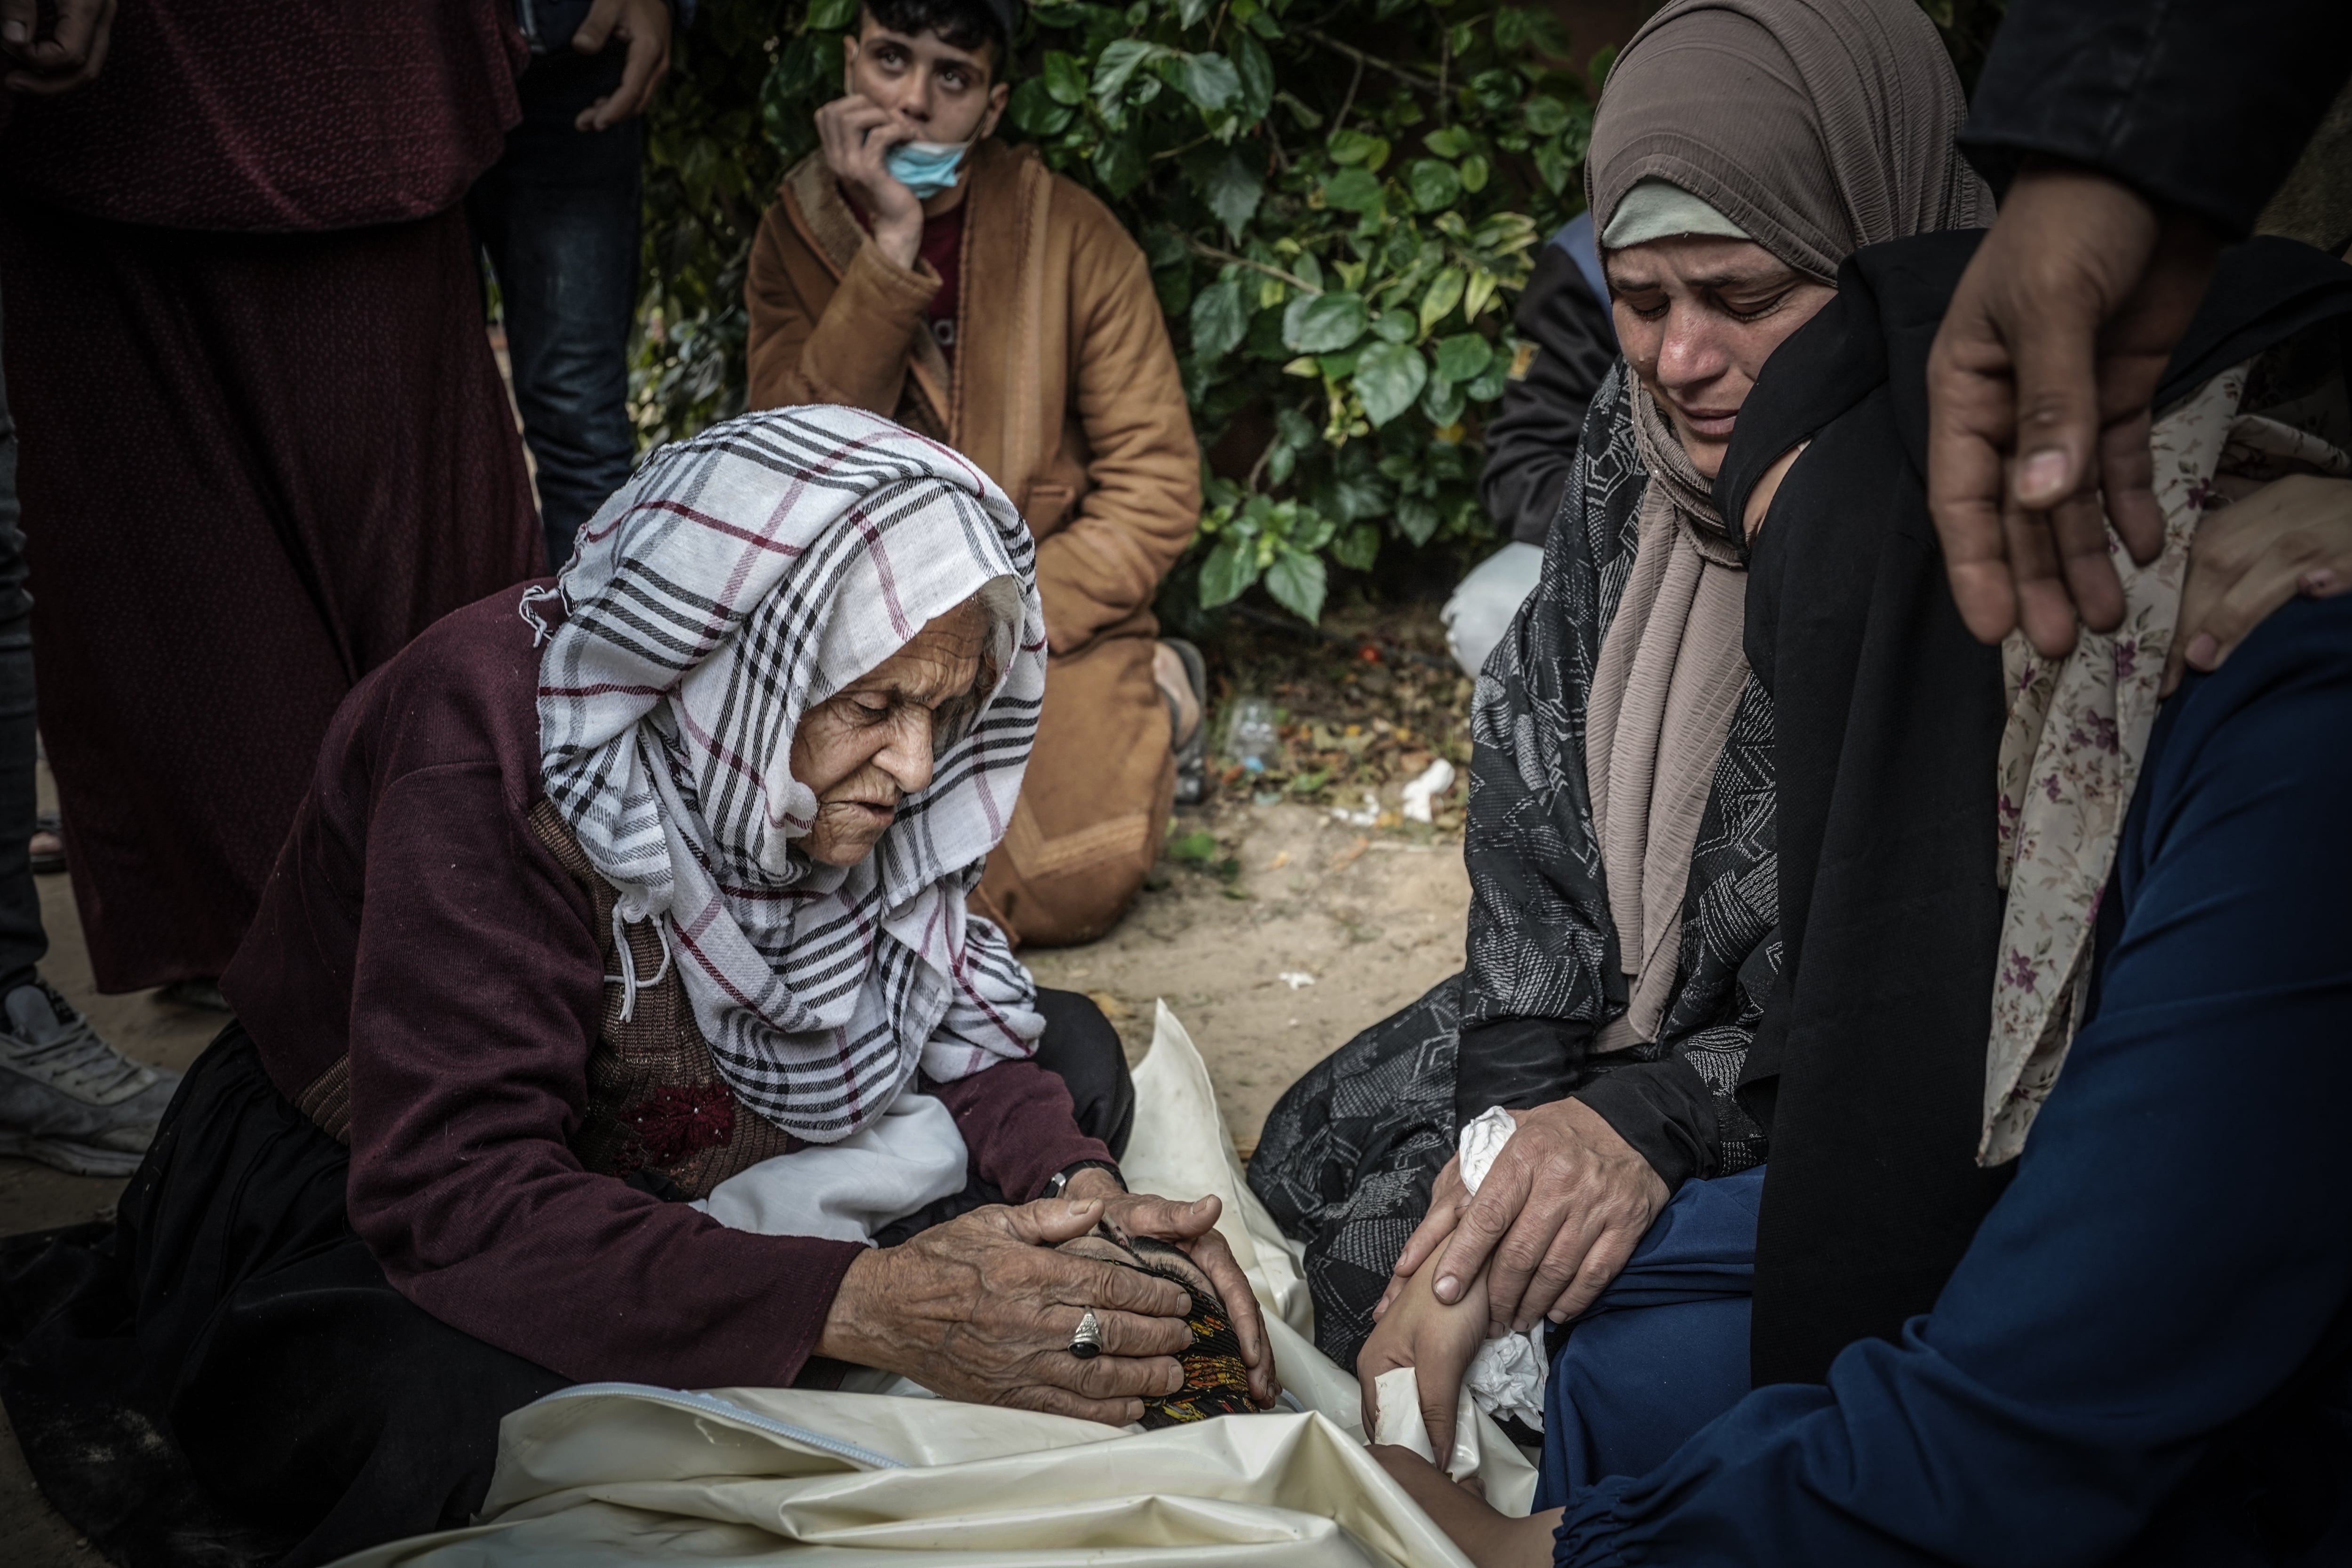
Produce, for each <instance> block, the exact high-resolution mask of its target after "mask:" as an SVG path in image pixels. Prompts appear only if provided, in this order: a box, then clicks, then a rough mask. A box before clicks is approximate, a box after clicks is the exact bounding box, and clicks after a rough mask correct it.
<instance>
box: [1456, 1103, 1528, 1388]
mask: <svg viewBox="0 0 2352 1568" xmlns="http://www.w3.org/2000/svg"><path fill="white" fill-rule="evenodd" d="M1518 1126H1519V1124H1518V1121H1517V1118H1515V1117H1513V1116H1512V1114H1511V1113H1510V1112H1509V1111H1507V1110H1504V1109H1503V1108H1502V1107H1501V1106H1499V1105H1495V1106H1489V1107H1488V1108H1487V1109H1486V1110H1482V1111H1480V1112H1479V1113H1478V1114H1477V1115H1476V1116H1475V1117H1473V1118H1471V1120H1470V1124H1469V1125H1468V1126H1466V1127H1465V1128H1463V1129H1462V1142H1461V1143H1460V1144H1459V1145H1458V1146H1457V1147H1456V1149H1455V1151H1454V1153H1455V1157H1456V1158H1457V1159H1458V1160H1459V1161H1460V1162H1461V1168H1462V1184H1463V1185H1464V1186H1465V1187H1466V1188H1468V1189H1469V1191H1470V1192H1471V1194H1473V1195H1474V1196H1475V1194H1476V1193H1477V1191H1478V1188H1479V1185H1480V1184H1482V1183H1484V1182H1485V1181H1486V1173H1487V1172H1488V1171H1491V1170H1493V1169H1494V1168H1495V1160H1496V1156H1497V1155H1499V1154H1501V1153H1502V1152H1503V1145H1504V1144H1506V1143H1508V1142H1510V1141H1511V1134H1512V1133H1513V1132H1516V1131H1518ZM1550 1372H1551V1368H1550V1367H1549V1364H1547V1363H1546V1362H1545V1360H1544V1347H1543V1325H1542V1324H1541V1323H1540V1322H1538V1324H1537V1325H1536V1326H1535V1327H1534V1328H1533V1329H1530V1330H1529V1331H1528V1332H1526V1333H1524V1334H1505V1335H1504V1336H1503V1337H1502V1338H1501V1339H1499V1340H1488V1341H1487V1342H1486V1343H1484V1344H1482V1345H1480V1346H1479V1347H1478V1353H1477V1354H1476V1355H1475V1356H1472V1357H1471V1358H1470V1371H1469V1372H1468V1373H1467V1374H1465V1376H1464V1378H1463V1379H1462V1388H1463V1392H1464V1393H1465V1394H1468V1395H1469V1396H1470V1397H1471V1398H1472V1399H1473V1400H1475V1401H1476V1403H1477V1405H1478V1408H1479V1409H1481V1410H1483V1411H1485V1412H1486V1414H1487V1415H1493V1416H1496V1417H1497V1418H1499V1417H1502V1416H1505V1415H1516V1416H1517V1417H1518V1418H1519V1419H1520V1420H1522V1421H1524V1422H1526V1423H1527V1424H1528V1426H1532V1427H1534V1428H1535V1429H1536V1430H1537V1431H1538V1432H1540V1431H1542V1430H1543V1407H1544V1383H1545V1380H1546V1379H1547V1378H1548V1377H1549V1375H1550Z"/></svg>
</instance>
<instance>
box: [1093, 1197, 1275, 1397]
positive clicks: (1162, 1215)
mask: <svg viewBox="0 0 2352 1568" xmlns="http://www.w3.org/2000/svg"><path fill="white" fill-rule="evenodd" d="M1069 1195H1070V1196H1071V1197H1074V1198H1090V1199H1094V1200H1096V1201H1097V1202H1099V1203H1101V1204H1102V1205H1103V1214H1104V1217H1105V1218H1107V1219H1108V1220H1109V1221H1110V1223H1111V1224H1112V1226H1115V1227H1117V1228H1118V1229H1119V1230H1122V1231H1125V1232H1126V1233H1127V1234H1128V1235H1129V1236H1149V1237H1155V1238H1157V1239H1158V1240H1160V1241H1164V1242H1167V1243H1168V1244H1169V1245H1171V1246H1172V1247H1181V1248H1182V1249H1183V1251H1184V1252H1185V1254H1186V1255H1187V1256H1189V1257H1190V1258H1192V1261H1193V1262H1194V1263H1195V1264H1197V1265H1199V1267H1200V1269H1201V1272H1202V1273H1203V1274H1205V1275H1207V1276H1208V1277H1209V1284H1210V1285H1211V1286H1212V1287H1213V1289H1215V1290H1216V1292H1217V1299H1218V1300H1221V1301H1223V1303H1224V1307H1225V1315H1226V1317H1228V1318H1229V1319H1231V1320H1232V1321H1233V1325H1234V1337H1235V1338H1236V1339H1238V1340H1240V1341H1241V1345H1242V1364H1243V1365H1244V1366H1246V1367H1248V1368H1249V1385H1250V1397H1251V1398H1253V1399H1255V1400H1256V1401H1257V1402H1258V1404H1260V1405H1272V1404H1273V1403H1274V1401H1275V1396H1276V1394H1280V1393H1281V1392H1282V1384H1280V1382H1278V1381H1277V1380H1276V1376H1275V1370H1274V1352H1273V1351H1272V1349H1271V1348H1270V1347H1269V1346H1268V1345H1267V1343H1266V1337H1265V1319H1264V1318H1262V1317H1261V1316H1260V1315H1259V1312H1258V1306H1257V1297H1256V1296H1255V1295H1254V1294H1253V1293H1252V1292H1251V1290H1250V1284H1249V1276H1247V1275H1245V1274H1244V1273H1243V1272H1242V1266H1241V1264H1240V1263H1239V1262H1237V1261H1236V1260H1235V1259H1234V1253H1233V1248H1231V1247H1227V1246H1226V1245H1225V1238H1224V1237H1222V1236H1219V1235H1218V1234H1217V1217H1218V1215H1221V1214H1223V1212H1224V1205H1223V1202H1222V1201H1221V1200H1219V1199H1218V1198H1216V1197H1214V1196H1210V1197H1205V1198H1202V1199H1200V1200H1198V1201H1197V1202H1193V1203H1189V1204H1180V1203H1178V1202H1176V1201H1175V1200H1173V1199H1172V1198H1162V1197H1155V1196H1154V1195H1152V1194H1150V1193H1130V1192H1128V1191H1126V1190H1125V1189H1124V1188H1122V1187H1121V1186H1119V1184H1118V1182H1116V1181H1114V1180H1113V1179H1112V1178H1111V1175H1110V1173H1108V1171H1104V1170H1102V1169H1100V1168H1099V1167H1096V1166H1088V1167H1087V1169H1085V1170H1083V1171H1080V1172H1079V1173H1077V1174H1076V1175H1075V1176H1073V1177H1071V1178H1070V1188H1069Z"/></svg>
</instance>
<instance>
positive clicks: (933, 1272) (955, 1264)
mask: <svg viewBox="0 0 2352 1568" xmlns="http://www.w3.org/2000/svg"><path fill="white" fill-rule="evenodd" d="M1102 1212H1103V1206H1102V1205H1101V1204H1099V1203H1090V1202H1077V1201H1073V1200H1070V1199H1066V1198H1048V1199H1045V1200H1042V1201H1040V1202H1038V1203H1034V1204H1024V1205H1022V1206H1021V1207H1019V1208H1007V1207H1004V1206H1002V1205H997V1206H992V1207H989V1208H982V1209H974V1210H973V1211H972V1212H971V1213H970V1214H967V1215H961V1216H959V1217H957V1218H955V1219H951V1220H950V1221H948V1222H947V1223H946V1224H945V1225H939V1226H932V1227H931V1228H930V1229H929V1230H926V1231H923V1232H921V1233H920V1234H919V1235H918V1236H916V1237H913V1238H912V1239H911V1240H909V1241H908V1242H906V1243H905V1244H904V1245H902V1246H898V1247H878V1248H876V1249H874V1250H871V1251H868V1252H866V1254H865V1255H864V1256H862V1257H860V1258H858V1259H857V1260H856V1262H854V1263H852V1264H851V1265H850V1266H849V1272H848V1273H847V1274H846V1275H845V1276H843V1278H842V1281H841V1289H839V1290H838V1291H837V1292H835V1296H834V1299H833V1305H832V1307H831V1309H830V1310H827V1312H826V1313H825V1320H824V1334H823V1336H822V1337H821V1338H820V1339H819V1340H818V1342H817V1347H816V1348H817V1353H818V1354H820V1355H826V1356H832V1357H834V1358H835V1359H836V1360H840V1361H846V1362H854V1363H857V1364H858V1365H860V1366H872V1367H879V1368H881V1369H883V1370H884V1371H886V1372H895V1373H902V1374H904V1375H905V1376H908V1377H911V1378H913V1379H914V1380H915V1381H916V1382H917V1383H919V1384H922V1385H923V1386H924V1387H926V1388H929V1389H932V1390H934V1391H936V1392H938V1393H940V1394H945V1395H946V1396H947V1397H949V1398H950V1399H962V1400H969V1401H971V1402H972V1403H974V1404H980V1405H1010V1406H1013V1407H1014V1408H1017V1409H1023V1410H1044V1411H1047V1412H1050V1413H1051V1414H1053V1415H1075V1416H1077V1417H1078V1418H1080V1419H1081V1420H1087V1421H1102V1422H1107V1423H1108V1424H1109V1425H1111V1426H1126V1425H1128V1424H1129V1423H1130V1422H1134V1421H1139V1420H1141V1419H1142V1418H1143V1396H1144V1395H1147V1394H1149V1395H1151V1396H1154V1397H1158V1396H1160V1395H1163V1394H1173V1393H1175V1392H1176V1391H1177V1390H1178V1389H1180V1388H1181V1387H1183V1386H1184V1368H1183V1365H1182V1363H1180V1362H1178V1361H1177V1360H1176V1356H1177V1353H1178V1352H1181V1351H1183V1350H1185V1349H1187V1348H1189V1347H1190V1346H1191V1344H1192V1330H1191V1329H1189V1328H1188V1327H1186V1326H1185V1322H1184V1314H1185V1312H1186V1310H1188V1309H1189V1308H1190V1306H1191V1304H1192V1301H1191V1298H1190V1296H1189V1295H1187V1293H1186V1292H1185V1290H1184V1288H1183V1287H1182V1286H1181V1285H1178V1284H1176V1283H1175V1282H1174V1281H1173V1280H1169V1279H1156V1278H1154V1277H1153V1276H1151V1275H1149V1274H1143V1273H1139V1272H1138V1271H1137V1270H1135V1269H1132V1268H1120V1267H1119V1266H1118V1265H1117V1264H1114V1263H1105V1262H1101V1261H1099V1260H1097V1259H1095V1258H1075V1257H1071V1256H1069V1255H1068V1254H1066V1253H1060V1252H1056V1251H1055V1250H1053V1249H1054V1248H1055V1247H1057V1246H1059V1245H1060V1244H1061V1243H1063V1242H1065V1241H1068V1240H1070V1239H1071V1238H1072V1237H1079V1236H1084V1235H1086V1234H1087V1232H1088V1231H1090V1230H1092V1229H1093V1228H1094V1227H1095V1225H1096V1223H1097V1221H1098V1220H1100V1219H1101V1218H1102ZM1088 1310H1092V1311H1093V1312H1094V1314H1095V1318H1096V1320H1097V1321H1098V1322H1100V1323H1101V1325H1102V1333H1103V1353H1102V1354H1101V1355H1099V1356H1097V1357H1095V1358H1094V1359H1093V1360H1091V1361H1080V1360H1079V1359H1078V1358H1077V1357H1076V1356H1074V1355H1072V1354H1071V1353H1070V1338H1071V1336H1072V1335H1073V1334H1075V1333H1076V1332H1077V1328H1078V1322H1079V1320H1080V1319H1081V1318H1082V1317H1083V1316H1084V1315H1085V1314H1086V1313H1087V1311H1088Z"/></svg>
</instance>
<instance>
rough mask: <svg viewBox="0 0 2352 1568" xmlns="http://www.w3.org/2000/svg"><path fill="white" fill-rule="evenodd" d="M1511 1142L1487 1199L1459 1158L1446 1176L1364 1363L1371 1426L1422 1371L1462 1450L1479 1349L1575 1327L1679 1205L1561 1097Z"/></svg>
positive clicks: (1526, 1121)
mask: <svg viewBox="0 0 2352 1568" xmlns="http://www.w3.org/2000/svg"><path fill="white" fill-rule="evenodd" d="M1511 1114H1512V1117H1513V1119H1514V1120H1515V1121H1517V1123H1518V1126H1517V1131H1514V1132H1513V1133H1512V1134H1511V1139H1510V1142H1507V1143H1506V1144H1505V1145H1504V1146H1503V1151H1502V1152H1501V1153H1500V1154H1498V1155H1496V1157H1495V1163H1494V1165H1493V1167H1492V1168H1491V1169H1489V1170H1488V1172H1487V1173H1486V1179H1485V1180H1484V1181H1483V1182H1481V1183H1480V1184H1479V1187H1478V1193H1477V1195H1476V1196H1475V1198H1474V1197H1472V1196H1471V1195H1470V1193H1469V1190H1468V1188H1467V1187H1466V1185H1465V1184H1464V1182H1463V1180H1462V1172H1461V1163H1460V1161H1459V1160H1449V1161H1447V1162H1446V1163H1445V1168H1444V1170H1443V1171H1441V1172H1439V1173H1438V1177H1437V1184H1436V1186H1435V1188H1434V1190H1433V1192H1432V1193H1431V1194H1430V1202H1429V1212H1428V1214H1427V1215H1425V1216H1423V1219H1422V1222H1421V1224H1420V1226H1418V1227H1417V1228H1416V1229H1415V1230H1414V1231H1413V1233H1412V1237H1410V1238H1409V1239H1407V1241H1406V1242H1405V1247H1404V1251H1403V1253H1402V1254H1401V1255H1400V1256H1399V1257H1398V1258H1397V1262H1396V1268H1395V1272H1394V1275H1393V1276H1392V1278H1391V1279H1390V1281H1389V1286H1388V1289H1387V1290H1386V1291H1385V1292H1384V1293H1383V1294H1382V1295H1381V1300H1380V1303H1379V1305H1378V1306H1376V1307H1375V1308H1374V1309H1373V1315H1374V1317H1375V1318H1376V1319H1377V1320H1378V1321H1377V1323H1376V1324H1375V1326H1374V1327H1373V1330H1372V1332H1371V1336H1370V1338H1369V1339H1367V1340H1366V1341H1365V1342H1364V1348H1363V1350H1362V1351H1361V1352H1360V1353H1359V1354H1358V1355H1357V1358H1356V1375H1357V1378H1358V1380H1359V1382H1360V1384H1362V1388H1363V1416H1364V1430H1365V1431H1366V1432H1367V1433H1370V1432H1371V1431H1372V1430H1374V1427H1375V1418H1376V1416H1377V1414H1378V1413H1377V1411H1376V1409H1375V1407H1374V1404H1373V1400H1374V1393H1373V1389H1374V1385H1375V1384H1377V1383H1378V1382H1379V1380H1380V1377H1381V1373H1385V1372H1389V1371H1392V1370H1393V1369H1395V1368H1397V1367H1401V1366H1410V1367H1412V1368H1413V1369H1414V1370H1415V1373H1416V1374H1417V1375H1416V1378H1415V1382H1416V1383H1417V1384H1418V1387H1419V1390H1420V1394H1421V1412H1422V1420H1423V1423H1424V1424H1425V1425H1426V1426H1427V1427H1428V1429H1429V1441H1430V1446H1431V1447H1432V1448H1433V1450H1434V1451H1435V1452H1437V1453H1439V1454H1444V1453H1445V1452H1446V1451H1447V1450H1448V1449H1449V1448H1450V1447H1452V1446H1453V1442H1454V1410H1455V1406H1456V1403H1457V1400H1458V1398H1459V1394H1460V1389H1461V1386H1462V1377H1463V1374H1464V1373H1465V1372H1466V1371H1467V1370H1468V1369H1469V1366H1470V1362H1471V1358H1472V1357H1474V1356H1475V1355H1476V1354H1477V1351H1478V1346H1479V1344H1480V1343H1481V1342H1484V1341H1486V1340H1488V1339H1494V1338H1499V1337H1500V1336H1501V1335H1502V1334H1504V1333H1505V1332H1507V1331H1519V1332H1524V1331H1527V1330H1528V1329H1530V1328H1533V1327H1534V1326H1535V1324H1536V1323H1537V1322H1538V1321H1540V1320H1544V1319H1549V1320H1550V1321H1553V1322H1556V1323H1564V1322H1566V1321H1568V1320H1569V1319H1570V1318H1573V1317H1575V1316H1576V1315H1577V1314H1578V1313H1580V1312H1581V1311H1583V1310H1585V1309H1586V1308H1587V1307H1589V1306H1591V1304H1592V1301H1593V1299H1594V1298H1595V1297H1597V1296H1599V1295H1600V1294H1601V1291H1602V1290H1603V1289H1605V1288H1607V1286H1608V1284H1609V1282H1610V1281H1611V1280H1612V1279H1615V1278H1616V1277H1617V1272H1618V1270H1619V1269H1621V1268H1624V1266H1625V1260H1626V1259H1627V1258H1630V1257H1632V1256H1633V1248H1634V1247H1637V1246H1639V1245H1640V1243H1641V1240H1642V1237H1643V1235H1644V1234H1645V1233H1646V1232H1647V1231H1648V1230H1649V1228H1650V1222H1651V1221H1652V1220H1654V1219H1655V1218H1656V1217H1657V1215H1658V1213H1659V1211H1660V1210H1662V1209H1664V1207H1665V1206H1666V1200H1667V1198H1668V1197H1669V1195H1670V1194H1668V1193H1667V1191H1666V1184H1665V1183H1664V1181H1662V1180H1661V1179H1660V1178H1659V1176H1658V1173H1657V1172H1655V1171H1654V1170H1653V1169H1651V1167H1650V1163H1649V1162H1648V1161H1647V1160H1644V1159H1643V1157H1642V1156H1641V1155H1640V1154H1638V1153H1636V1152H1634V1151H1633V1147H1632V1146H1631V1145H1629V1144H1628V1143H1627V1142H1625V1141H1624V1139H1622V1138H1621V1137H1619V1136H1618V1134H1617V1131H1616V1129H1614V1128H1612V1127H1611V1126H1610V1125H1609V1123H1608V1121H1605V1120H1604V1119H1603V1118H1602V1117H1601V1114H1600V1113H1599V1112H1598V1111H1595V1110H1592V1109H1591V1107H1590V1106H1587V1105H1586V1104H1584V1103H1583V1102H1582V1101H1581V1100H1556V1101H1554V1102H1553V1103H1551V1104H1549V1105H1544V1106H1538V1107H1537V1108H1536V1109H1535V1110H1517V1111H1513V1112H1512V1113H1511Z"/></svg>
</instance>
